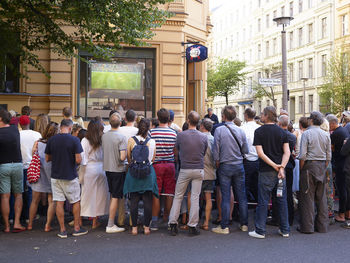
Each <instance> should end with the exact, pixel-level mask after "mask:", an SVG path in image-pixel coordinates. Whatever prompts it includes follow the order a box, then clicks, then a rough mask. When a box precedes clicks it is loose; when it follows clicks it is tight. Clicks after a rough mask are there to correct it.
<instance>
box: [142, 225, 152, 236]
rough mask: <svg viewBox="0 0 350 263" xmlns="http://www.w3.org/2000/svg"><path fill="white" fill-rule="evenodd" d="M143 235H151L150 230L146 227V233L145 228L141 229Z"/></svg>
mask: <svg viewBox="0 0 350 263" xmlns="http://www.w3.org/2000/svg"><path fill="white" fill-rule="evenodd" d="M143 233H144V234H145V235H149V234H151V230H150V228H149V227H148V230H147V231H146V228H145V227H143Z"/></svg>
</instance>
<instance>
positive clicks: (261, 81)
mask: <svg viewBox="0 0 350 263" xmlns="http://www.w3.org/2000/svg"><path fill="white" fill-rule="evenodd" d="M259 84H260V85H266V86H278V85H282V80H281V79H263V78H260V79H259Z"/></svg>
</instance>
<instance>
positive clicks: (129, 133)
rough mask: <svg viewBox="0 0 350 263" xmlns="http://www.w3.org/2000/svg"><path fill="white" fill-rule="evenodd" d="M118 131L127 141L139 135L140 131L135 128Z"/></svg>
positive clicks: (130, 127)
mask: <svg viewBox="0 0 350 263" xmlns="http://www.w3.org/2000/svg"><path fill="white" fill-rule="evenodd" d="M118 131H119V132H120V133H121V134H123V135H124V136H125V137H126V140H129V139H130V138H131V137H132V136H135V135H136V134H137V133H138V131H139V129H138V128H136V127H134V126H123V127H120V128H119V129H118Z"/></svg>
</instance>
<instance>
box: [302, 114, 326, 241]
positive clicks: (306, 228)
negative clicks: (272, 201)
mask: <svg viewBox="0 0 350 263" xmlns="http://www.w3.org/2000/svg"><path fill="white" fill-rule="evenodd" d="M308 119H309V124H310V126H309V128H308V129H307V130H306V131H305V132H304V133H303V135H302V137H301V145H300V154H299V157H298V159H299V160H300V169H301V171H300V191H299V211H300V227H299V228H298V229H297V230H298V231H299V232H301V233H305V234H311V233H313V232H314V231H315V230H316V231H318V232H321V233H325V232H327V230H328V225H329V218H328V206H327V195H326V188H327V178H326V168H327V166H328V162H330V161H331V139H330V136H329V134H328V133H327V132H325V131H323V130H321V128H320V125H322V123H323V116H322V114H321V113H320V112H318V111H314V112H312V113H311V114H310V117H309V118H308ZM315 208H316V215H315Z"/></svg>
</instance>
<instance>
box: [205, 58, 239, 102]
mask: <svg viewBox="0 0 350 263" xmlns="http://www.w3.org/2000/svg"><path fill="white" fill-rule="evenodd" d="M245 66H246V64H245V62H241V61H236V60H229V59H219V61H218V62H217V63H215V64H213V65H209V69H208V89H207V92H208V97H217V96H220V97H225V98H226V104H228V97H229V96H230V95H233V94H235V93H236V92H237V91H238V90H239V87H238V85H239V84H244V80H245V75H246V73H245V72H242V70H243V69H244V67H245Z"/></svg>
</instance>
